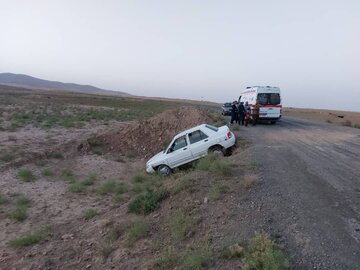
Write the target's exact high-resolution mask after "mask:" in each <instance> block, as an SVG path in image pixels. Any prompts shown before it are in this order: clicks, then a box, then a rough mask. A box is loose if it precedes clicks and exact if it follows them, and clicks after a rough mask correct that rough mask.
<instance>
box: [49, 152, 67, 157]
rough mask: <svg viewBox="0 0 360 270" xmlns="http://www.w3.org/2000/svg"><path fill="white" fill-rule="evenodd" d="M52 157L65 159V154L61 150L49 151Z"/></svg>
mask: <svg viewBox="0 0 360 270" xmlns="http://www.w3.org/2000/svg"><path fill="white" fill-rule="evenodd" d="M49 157H50V158H56V159H64V154H63V153H62V152H59V151H53V152H50V153H49Z"/></svg>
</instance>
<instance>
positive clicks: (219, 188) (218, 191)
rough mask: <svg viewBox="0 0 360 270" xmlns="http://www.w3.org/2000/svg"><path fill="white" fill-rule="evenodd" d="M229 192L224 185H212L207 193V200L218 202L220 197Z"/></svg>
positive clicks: (227, 187) (217, 183)
mask: <svg viewBox="0 0 360 270" xmlns="http://www.w3.org/2000/svg"><path fill="white" fill-rule="evenodd" d="M228 191H229V186H227V185H226V184H225V183H221V182H220V183H219V182H216V183H215V184H214V185H212V186H211V188H210V192H209V198H210V199H211V200H218V199H220V198H221V196H222V195H223V194H224V193H226V192H228Z"/></svg>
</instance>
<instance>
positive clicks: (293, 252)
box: [240, 118, 360, 269]
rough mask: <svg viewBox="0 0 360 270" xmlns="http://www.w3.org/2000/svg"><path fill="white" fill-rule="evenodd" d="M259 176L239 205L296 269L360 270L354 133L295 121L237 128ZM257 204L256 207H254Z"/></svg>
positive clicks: (359, 154) (359, 164) (357, 140)
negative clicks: (282, 251)
mask: <svg viewBox="0 0 360 270" xmlns="http://www.w3.org/2000/svg"><path fill="white" fill-rule="evenodd" d="M240 134H241V135H242V136H244V137H245V138H247V139H249V140H250V141H252V142H253V146H252V147H251V148H252V149H251V150H252V151H253V153H254V155H255V157H256V160H257V162H258V165H259V169H260V171H261V182H260V183H261V184H260V185H258V186H257V188H256V189H255V190H253V192H252V193H251V195H250V196H249V197H248V198H246V200H244V201H243V202H240V203H243V206H246V205H249V206H251V207H252V208H253V209H258V211H252V212H249V211H248V210H245V209H246V207H243V208H242V209H243V210H240V211H244V214H246V215H250V216H249V218H250V220H253V222H254V224H256V225H255V227H256V228H255V229H257V230H265V231H267V232H269V233H271V234H272V235H273V236H274V237H275V238H277V239H278V242H279V243H280V244H281V245H283V247H284V248H285V250H286V251H287V252H288V255H289V256H290V258H291V260H292V262H293V264H294V267H295V269H360V130H359V129H355V128H349V127H339V126H334V125H331V124H327V123H320V122H314V121H308V120H299V119H295V118H285V119H283V120H282V121H281V122H279V123H278V124H277V125H266V124H263V125H258V126H256V127H252V126H250V127H248V128H242V127H241V130H240ZM254 204H255V205H254Z"/></svg>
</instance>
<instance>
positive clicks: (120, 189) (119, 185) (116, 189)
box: [95, 180, 128, 195]
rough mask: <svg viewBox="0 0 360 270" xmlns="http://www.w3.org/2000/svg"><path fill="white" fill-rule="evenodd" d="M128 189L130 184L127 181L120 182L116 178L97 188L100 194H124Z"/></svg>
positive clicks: (96, 190)
mask: <svg viewBox="0 0 360 270" xmlns="http://www.w3.org/2000/svg"><path fill="white" fill-rule="evenodd" d="M127 191H128V185H127V184H126V183H123V182H118V181H115V180H107V181H106V182H104V183H103V184H102V185H100V186H98V187H97V188H96V189H95V192H96V193H98V194H100V195H107V194H123V193H125V192H127Z"/></svg>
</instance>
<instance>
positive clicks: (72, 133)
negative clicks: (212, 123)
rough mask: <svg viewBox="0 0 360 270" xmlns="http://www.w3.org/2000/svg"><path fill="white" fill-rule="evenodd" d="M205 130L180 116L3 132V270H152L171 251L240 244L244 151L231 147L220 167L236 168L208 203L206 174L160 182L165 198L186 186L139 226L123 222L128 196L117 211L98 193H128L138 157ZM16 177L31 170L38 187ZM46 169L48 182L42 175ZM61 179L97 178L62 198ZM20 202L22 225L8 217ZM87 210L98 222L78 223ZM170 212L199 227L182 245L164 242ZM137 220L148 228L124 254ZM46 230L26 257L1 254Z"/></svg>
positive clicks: (228, 264)
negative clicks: (115, 186) (115, 188)
mask: <svg viewBox="0 0 360 270" xmlns="http://www.w3.org/2000/svg"><path fill="white" fill-rule="evenodd" d="M208 120H209V119H208V118H207V116H206V115H205V114H204V113H203V112H202V111H201V110H198V109H194V108H193V107H182V108H179V109H175V110H172V111H166V112H164V113H163V114H160V115H158V116H155V117H154V118H151V119H149V120H145V121H141V122H140V123H136V122H133V123H121V122H113V123H112V124H110V125H109V124H107V125H102V124H98V123H96V122H93V123H90V124H89V125H87V126H85V127H83V128H81V129H77V128H70V129H65V128H52V129H50V130H46V131H45V130H42V129H39V128H34V127H31V126H26V127H25V128H21V129H19V130H18V131H17V132H6V131H5V132H1V134H0V145H1V149H2V150H3V151H12V149H15V148H16V151H15V152H14V153H15V155H16V158H15V159H14V160H12V161H9V162H3V163H2V164H1V179H0V190H1V195H3V196H5V197H6V198H7V199H8V202H7V203H5V204H2V205H0V227H1V228H3V229H2V230H1V231H0V265H1V269H64V268H67V269H85V268H87V269H154V268H155V269H156V268H158V267H159V266H158V264H157V262H158V260H159V258H161V256H162V254H163V253H164V251H165V250H166V249H167V248H169V247H173V248H174V249H175V250H178V251H179V252H183V251H184V250H187V249H189V248H193V247H195V246H197V245H198V244H199V243H203V242H204V243H205V242H206V243H211V246H212V249H213V250H217V252H220V251H221V250H222V249H224V248H227V247H228V246H229V245H231V244H234V243H244V244H245V242H246V241H247V240H248V239H249V238H251V237H252V236H253V235H254V231H253V230H251V229H248V230H245V229H242V230H241V232H242V233H241V234H239V233H238V232H239V228H238V225H237V220H238V219H239V218H242V217H239V216H238V212H237V208H238V207H239V205H238V197H239V195H240V196H246V194H247V193H248V192H249V191H250V190H252V188H253V187H254V186H256V182H257V175H256V171H254V167H252V166H253V165H252V164H253V160H252V158H251V153H249V152H247V151H246V150H244V149H246V148H244V147H239V148H238V149H237V150H236V152H234V154H233V156H232V157H230V158H229V159H228V161H229V162H232V163H233V164H237V165H236V166H235V165H234V166H233V167H234V169H233V174H232V175H231V177H230V178H226V179H224V180H221V181H222V182H223V181H225V182H224V183H225V185H226V186H227V189H226V191H223V192H222V193H220V195H216V196H219V198H212V197H211V196H210V195H209V194H210V193H211V192H213V191H212V187H213V185H214V184H217V182H216V181H217V180H216V179H214V178H213V177H212V175H211V173H209V172H192V171H190V172H187V171H186V170H185V171H180V172H179V173H178V174H175V176H174V177H172V178H170V179H168V180H166V182H165V183H164V185H165V186H167V187H168V188H169V189H171V188H173V187H175V186H176V185H177V184H178V182H179V181H180V179H182V178H183V177H184V176H185V177H190V181H191V186H187V187H186V188H185V189H184V190H180V191H179V192H177V193H176V194H175V193H174V194H171V195H170V198H168V199H167V200H165V201H164V202H163V203H162V204H161V207H160V208H159V209H158V210H157V211H155V212H154V213H152V214H149V215H146V216H142V215H140V216H138V215H134V214H129V213H128V207H127V206H128V202H129V200H130V199H131V197H132V196H136V194H134V193H133V192H125V193H124V194H122V197H123V198H122V199H121V200H120V201H118V202H115V201H114V196H113V194H111V191H110V194H105V195H99V194H98V193H97V192H96V190H97V188H99V187H101V185H102V184H103V183H105V182H107V181H109V180H112V181H115V182H117V183H120V182H121V183H125V184H127V185H128V186H129V187H131V186H133V184H134V183H133V177H134V176H135V175H138V174H139V173H140V174H142V172H143V170H144V164H145V161H146V159H144V158H143V157H144V155H145V153H147V152H149V153H154V152H156V151H159V150H160V149H161V147H160V144H163V143H165V142H166V141H168V140H169V139H170V138H171V136H173V135H174V134H176V133H177V132H179V131H181V130H183V129H186V128H188V127H190V126H194V125H196V124H200V123H203V122H206V121H208ZM164 129H166V132H163V130H164ZM145 136H148V137H150V139H145ZM89 138H96V139H99V141H100V142H101V143H100V147H101V150H102V151H103V152H102V154H94V152H93V151H92V150H93V149H91V146H90V145H89V143H88V139H89ZM159 138H160V140H159ZM154 141H155V142H156V143H154ZM244 144H245V143H244V142H243V143H242V146H244ZM138 145H141V148H139V147H138ZM14 147H15V148H14ZM139 149H140V150H139ZM53 151H57V152H60V153H61V154H62V157H57V158H56V157H53V156H51V155H50V154H49V153H51V152H53ZM239 155H241V156H242V157H246V156H247V157H248V158H246V159H245V161H243V162H240V163H243V164H240V163H239V162H238V159H239ZM19 168H27V169H30V170H31V171H32V172H33V174H34V175H35V178H36V180H35V181H32V182H23V181H21V180H20V179H19V177H18V176H17V173H18V170H19ZM45 169H47V170H50V171H51V172H52V175H47V176H46V175H44V170H45ZM64 170H68V171H71V172H73V174H74V175H73V176H72V181H74V182H79V181H81V180H83V179H85V178H86V177H87V176H89V175H96V180H95V183H94V185H93V186H90V187H87V189H86V191H81V192H78V193H74V192H70V191H69V187H70V186H71V182H69V179H64V176H63V172H64ZM223 193H224V194H223ZM18 194H23V195H25V196H26V197H28V198H29V199H31V206H30V207H29V210H28V217H27V218H26V219H25V220H24V221H21V222H20V221H15V220H13V219H10V218H9V216H8V213H9V212H10V211H11V210H12V209H13V208H14V207H15V206H14V202H15V200H16V198H17V196H18ZM89 208H94V209H96V210H97V212H98V214H97V215H96V217H94V218H93V219H90V220H85V219H84V211H85V210H87V209H89ZM177 209H182V210H184V209H186V211H190V213H191V214H192V215H194V216H196V218H197V219H198V222H199V223H198V226H197V227H196V228H194V229H193V230H192V231H191V232H189V235H188V236H187V237H186V239H185V240H184V241H182V242H181V241H180V242H174V240H173V239H172V238H171V236H170V235H169V220H170V218H171V216H172V215H173V213H174V211H176V210H177ZM139 219H140V220H144V221H145V222H146V223H147V224H148V225H149V232H148V235H147V236H146V237H144V238H143V239H140V240H139V241H137V242H136V243H135V245H134V246H131V247H129V246H128V245H127V244H126V235H125V234H124V233H123V228H126V226H128V225H129V223H130V222H131V221H133V220H139ZM49 225H50V226H51V232H50V234H49V236H47V237H46V239H45V241H41V242H40V243H37V244H35V245H32V246H29V247H21V248H14V247H10V246H9V241H11V240H14V239H16V238H18V237H20V236H21V235H24V234H26V233H29V232H34V231H37V230H39V229H41V228H43V227H45V226H49ZM116 228H120V229H119V230H120V232H119V235H117V238H116V239H114V240H113V242H111V244H109V243H108V242H107V241H108V240H107V239H108V238H109V236H111V234H112V233H113V232H114V229H116ZM121 228H122V229H121ZM250 228H251V226H250ZM245 232H246V233H245ZM244 233H245V234H244ZM230 235H236V237H229V236H230ZM108 252H109V254H107V253H108ZM104 253H106V256H105V254H104ZM215 258H216V259H215ZM207 260H208V262H207V265H208V266H211V267H214V268H216V269H234V268H235V267H241V266H242V265H243V262H242V261H241V260H230V261H229V260H226V259H222V258H221V256H219V254H218V255H216V256H215V257H214V258H213V259H211V258H208V259H207Z"/></svg>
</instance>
